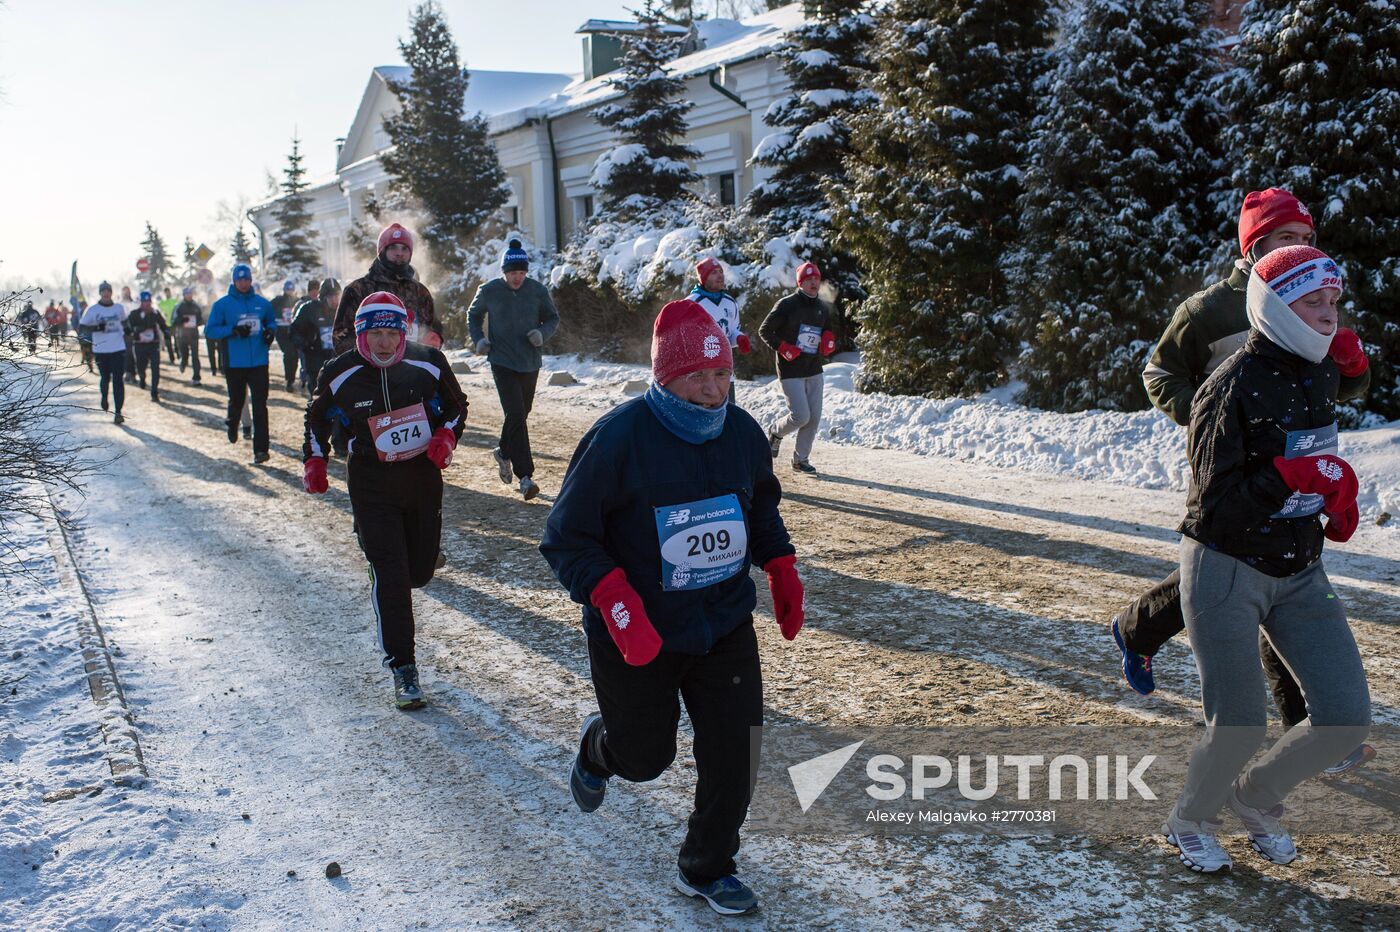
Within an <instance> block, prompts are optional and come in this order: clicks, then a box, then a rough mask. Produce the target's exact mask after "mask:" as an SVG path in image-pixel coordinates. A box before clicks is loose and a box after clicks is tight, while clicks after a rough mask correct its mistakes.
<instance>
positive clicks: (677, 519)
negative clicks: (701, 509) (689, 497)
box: [666, 508, 690, 527]
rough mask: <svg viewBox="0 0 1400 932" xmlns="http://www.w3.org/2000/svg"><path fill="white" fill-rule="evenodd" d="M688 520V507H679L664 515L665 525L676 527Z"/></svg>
mask: <svg viewBox="0 0 1400 932" xmlns="http://www.w3.org/2000/svg"><path fill="white" fill-rule="evenodd" d="M689 520H690V509H689V508H680V509H677V510H676V511H673V512H671V513H670V514H669V515H667V516H666V527H678V526H680V525H682V524H685V523H686V522H688V521H689Z"/></svg>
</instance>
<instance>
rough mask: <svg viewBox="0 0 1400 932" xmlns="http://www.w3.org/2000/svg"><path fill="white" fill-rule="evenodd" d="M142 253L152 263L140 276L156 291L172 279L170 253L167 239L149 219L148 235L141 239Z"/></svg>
mask: <svg viewBox="0 0 1400 932" xmlns="http://www.w3.org/2000/svg"><path fill="white" fill-rule="evenodd" d="M141 255H142V256H143V257H144V258H145V259H146V261H147V262H149V263H150V265H148V266H147V267H146V271H145V272H144V273H142V275H141V276H140V277H141V279H142V280H143V281H144V282H145V284H146V288H147V289H148V290H150V291H155V290H156V289H157V288H160V287H162V286H164V285H165V284H167V283H168V282H169V281H170V279H171V269H170V254H169V253H168V252H167V251H166V249H165V240H163V239H161V236H160V233H159V232H157V231H156V228H155V227H153V226H151V221H149V220H147V221H146V236H145V237H144V238H143V239H142V240H141Z"/></svg>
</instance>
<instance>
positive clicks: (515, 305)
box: [467, 239, 559, 501]
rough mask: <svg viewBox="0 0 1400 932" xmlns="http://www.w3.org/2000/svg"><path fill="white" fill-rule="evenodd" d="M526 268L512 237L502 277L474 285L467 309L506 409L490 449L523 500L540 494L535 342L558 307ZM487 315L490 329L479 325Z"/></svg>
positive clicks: (550, 327)
mask: <svg viewBox="0 0 1400 932" xmlns="http://www.w3.org/2000/svg"><path fill="white" fill-rule="evenodd" d="M529 269H530V257H529V256H528V255H526V254H525V250H524V248H522V247H521V245H520V240H518V239H513V240H511V241H510V246H509V248H508V249H506V252H505V255H504V256H502V257H501V277H500V278H498V279H495V280H494V281H489V282H486V283H485V284H483V285H482V286H481V287H480V288H478V289H477V290H476V297H474V298H472V303H471V307H470V308H468V309H467V326H468V329H469V331H470V333H471V338H472V345H473V346H474V347H475V348H476V351H477V352H478V353H480V354H481V355H483V356H485V357H486V359H487V362H489V363H490V364H491V377H492V378H493V379H494V380H495V382H496V394H497V395H499V396H500V399H501V410H502V412H504V414H505V421H504V422H503V423H502V424H501V442H500V445H499V446H498V447H497V448H496V449H495V450H493V451H492V453H491V455H492V456H493V457H494V458H495V460H496V468H497V469H498V470H499V471H500V476H501V481H502V482H504V483H506V484H507V485H509V484H510V479H511V474H512V472H513V473H514V475H515V477H516V478H517V479H519V480H520V494H521V495H523V496H524V497H525V500H526V501H529V500H530V499H532V498H534V497H535V496H536V495H539V494H540V487H539V486H538V485H536V484H535V480H534V478H533V477H534V472H535V461H534V459H533V457H532V456H531V455H530V432H529V428H528V427H527V425H526V419H527V418H528V417H529V416H530V408H531V407H533V405H534V403H535V385H536V384H537V383H538V382H539V377H540V347H541V346H543V345H544V343H545V341H546V340H548V339H549V338H550V337H551V336H553V335H554V331H556V330H558V329H559V312H558V311H556V310H555V309H554V302H553V301H552V300H551V299H550V297H549V289H548V288H546V287H545V286H544V285H543V284H541V283H540V282H538V281H535V280H534V279H532V278H530V277H528V274H527V273H528V272H529ZM488 317H489V318H490V321H489V322H488V323H487V328H488V329H489V335H488V329H483V326H482V324H483V321H484V320H485V319H486V318H488Z"/></svg>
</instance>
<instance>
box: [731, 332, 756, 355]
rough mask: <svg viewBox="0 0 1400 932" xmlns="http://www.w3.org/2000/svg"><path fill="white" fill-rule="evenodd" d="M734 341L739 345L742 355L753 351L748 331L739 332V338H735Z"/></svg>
mask: <svg viewBox="0 0 1400 932" xmlns="http://www.w3.org/2000/svg"><path fill="white" fill-rule="evenodd" d="M734 343H735V345H736V346H738V347H739V355H740V356H747V355H748V354H749V353H752V352H753V344H752V343H750V342H749V335H748V334H747V333H741V334H739V338H738V339H737V340H735V341H734Z"/></svg>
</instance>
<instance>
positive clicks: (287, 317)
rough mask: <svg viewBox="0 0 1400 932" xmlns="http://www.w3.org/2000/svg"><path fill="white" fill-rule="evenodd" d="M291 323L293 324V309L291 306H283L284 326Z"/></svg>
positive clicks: (288, 325)
mask: <svg viewBox="0 0 1400 932" xmlns="http://www.w3.org/2000/svg"><path fill="white" fill-rule="evenodd" d="M291 325H292V309H291V308H290V307H284V308H282V326H284V327H290V326H291Z"/></svg>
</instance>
